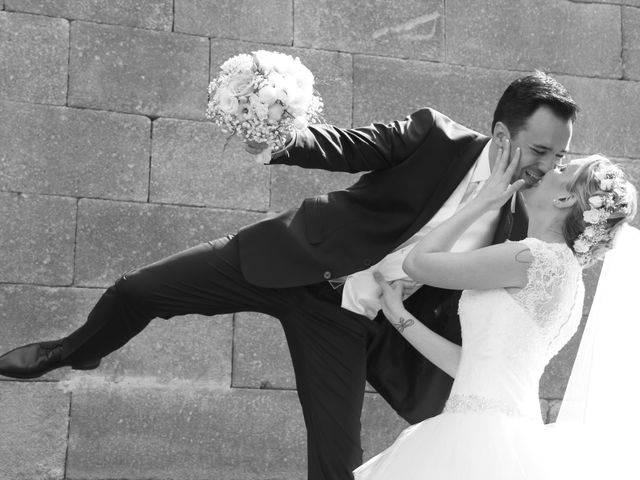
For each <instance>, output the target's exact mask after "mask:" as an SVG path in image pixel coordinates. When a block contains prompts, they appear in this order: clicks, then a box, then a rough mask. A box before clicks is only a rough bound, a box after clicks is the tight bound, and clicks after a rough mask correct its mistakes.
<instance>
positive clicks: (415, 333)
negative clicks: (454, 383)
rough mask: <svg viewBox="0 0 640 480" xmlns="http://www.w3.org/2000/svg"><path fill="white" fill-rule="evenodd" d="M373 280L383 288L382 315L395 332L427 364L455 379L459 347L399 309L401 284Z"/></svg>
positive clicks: (379, 277)
mask: <svg viewBox="0 0 640 480" xmlns="http://www.w3.org/2000/svg"><path fill="white" fill-rule="evenodd" d="M374 277H375V278H376V280H377V281H378V283H379V284H380V287H381V288H382V297H381V299H380V301H381V304H382V311H383V312H384V315H385V317H387V320H389V322H391V324H392V325H393V326H394V327H395V328H396V330H398V332H399V333H400V334H401V335H402V336H403V337H404V338H405V339H406V340H407V341H408V342H409V343H410V344H411V345H413V347H414V348H415V349H416V350H418V352H420V353H421V354H422V355H423V356H424V357H425V358H426V359H427V360H429V361H430V362H431V363H433V364H434V365H435V366H436V367H438V368H440V369H441V370H442V371H444V372H445V373H446V374H447V375H449V376H451V377H455V375H456V371H457V370H458V365H459V364H460V353H461V347H460V345H456V344H455V343H453V342H450V341H449V340H447V339H446V338H444V337H441V336H440V335H438V334H437V333H435V332H434V331H432V330H430V329H429V328H427V327H426V326H424V325H423V324H422V323H420V322H419V321H418V320H417V319H416V318H415V317H414V316H413V315H411V314H410V313H409V312H408V311H407V310H406V309H405V308H404V306H403V305H402V289H403V285H402V282H401V281H400V282H394V283H393V284H389V283H387V282H385V281H384V280H383V279H382V276H381V275H380V274H379V273H377V272H376V273H374Z"/></svg>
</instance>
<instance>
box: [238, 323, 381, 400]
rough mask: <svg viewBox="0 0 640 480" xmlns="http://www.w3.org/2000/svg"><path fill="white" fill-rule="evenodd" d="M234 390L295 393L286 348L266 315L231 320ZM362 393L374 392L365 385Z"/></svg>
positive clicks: (277, 328)
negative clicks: (265, 389) (290, 391)
mask: <svg viewBox="0 0 640 480" xmlns="http://www.w3.org/2000/svg"><path fill="white" fill-rule="evenodd" d="M234 322H235V328H234V337H233V338H234V341H233V344H234V350H233V382H232V385H233V386H234V387H248V388H277V389H295V388H296V380H295V376H294V373H293V365H292V363H291V355H290V354H289V347H288V346H287V340H286V338H285V335H284V332H283V330H282V326H281V325H280V322H279V321H278V320H277V319H275V318H273V317H269V316H268V315H264V314H260V313H255V312H242V313H238V314H236V316H235V320H234ZM365 391H368V392H373V391H375V390H374V389H373V387H371V385H369V384H368V383H367V385H366V387H365Z"/></svg>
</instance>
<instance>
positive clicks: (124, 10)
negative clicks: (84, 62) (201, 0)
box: [6, 0, 173, 30]
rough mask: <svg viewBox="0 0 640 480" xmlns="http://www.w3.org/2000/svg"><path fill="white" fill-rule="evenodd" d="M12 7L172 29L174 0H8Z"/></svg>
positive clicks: (55, 15)
mask: <svg viewBox="0 0 640 480" xmlns="http://www.w3.org/2000/svg"><path fill="white" fill-rule="evenodd" d="M6 7H7V9H8V10H17V11H21V12H31V13H37V14H41V15H47V16H50V17H64V18H73V19H77V20H89V21H92V22H98V23H115V24H118V25H127V26H129V27H140V28H150V29H154V30H171V24H172V22H173V11H172V10H173V5H172V1H171V0H138V1H136V2H131V1H128V0H111V1H109V2H101V1H100V0H82V1H81V2H79V1H77V0H55V1H51V0H7V2H6Z"/></svg>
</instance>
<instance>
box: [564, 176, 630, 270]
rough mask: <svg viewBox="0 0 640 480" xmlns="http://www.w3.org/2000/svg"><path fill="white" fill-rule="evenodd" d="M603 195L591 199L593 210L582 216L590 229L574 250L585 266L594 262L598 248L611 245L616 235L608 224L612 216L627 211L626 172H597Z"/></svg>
mask: <svg viewBox="0 0 640 480" xmlns="http://www.w3.org/2000/svg"><path fill="white" fill-rule="evenodd" d="M594 178H595V179H596V181H597V182H598V187H599V192H598V193H596V194H595V195H592V196H591V197H589V200H588V201H589V207H590V208H589V210H585V211H584V212H582V216H583V219H584V222H585V223H586V224H587V227H586V228H585V229H584V232H582V233H581V234H580V235H578V238H577V239H576V240H575V242H574V243H573V250H574V252H575V253H576V256H577V257H578V260H579V261H580V263H581V264H583V265H586V264H588V263H589V262H590V261H591V250H592V248H593V246H594V245H598V244H602V243H607V242H609V241H611V240H612V235H611V232H610V230H609V228H607V221H608V220H609V218H610V217H611V215H612V214H614V213H616V212H622V211H624V210H625V209H627V207H628V205H627V202H626V197H625V195H626V189H625V187H624V178H623V175H622V172H621V171H620V170H618V169H617V168H615V167H609V166H607V167H601V168H599V169H598V170H596V171H595V172H594Z"/></svg>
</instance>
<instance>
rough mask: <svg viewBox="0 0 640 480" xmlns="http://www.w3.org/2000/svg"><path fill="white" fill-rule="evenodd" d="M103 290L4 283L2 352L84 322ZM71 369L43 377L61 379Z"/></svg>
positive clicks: (68, 330) (64, 332)
mask: <svg viewBox="0 0 640 480" xmlns="http://www.w3.org/2000/svg"><path fill="white" fill-rule="evenodd" d="M100 293H101V291H100V290H96V289H87V288H50V287H36V286H32V285H2V286H0V305H2V308H1V309H0V325H2V336H1V337H0V352H2V353H4V352H6V351H8V350H10V349H13V348H16V347H19V346H21V345H26V344H29V343H33V342H39V341H46V340H56V339H59V338H62V337H64V336H66V335H68V334H69V333H71V332H72V331H73V330H75V329H76V328H78V327H79V326H80V325H82V324H83V323H84V321H85V319H86V316H87V314H88V313H89V311H90V310H91V308H92V307H93V305H94V304H95V302H96V301H97V300H98V298H99V296H100ZM67 373H68V369H61V370H54V371H53V372H51V373H49V374H47V375H46V376H45V377H42V378H43V379H45V380H49V379H56V380H58V379H60V378H62V377H63V376H64V375H66V374H67Z"/></svg>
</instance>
